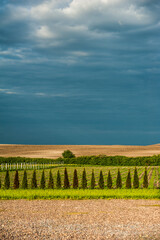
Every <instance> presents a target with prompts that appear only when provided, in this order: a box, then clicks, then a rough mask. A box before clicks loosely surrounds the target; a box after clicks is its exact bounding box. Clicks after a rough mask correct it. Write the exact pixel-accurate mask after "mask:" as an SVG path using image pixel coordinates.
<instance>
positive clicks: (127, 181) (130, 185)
mask: <svg viewBox="0 0 160 240" xmlns="http://www.w3.org/2000/svg"><path fill="white" fill-rule="evenodd" d="M131 187H132V184H131V173H130V169H129V170H128V175H127V179H126V188H131Z"/></svg>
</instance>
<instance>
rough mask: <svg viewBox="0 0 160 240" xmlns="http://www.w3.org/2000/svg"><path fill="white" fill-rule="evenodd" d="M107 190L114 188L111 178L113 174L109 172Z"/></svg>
mask: <svg viewBox="0 0 160 240" xmlns="http://www.w3.org/2000/svg"><path fill="white" fill-rule="evenodd" d="M107 188H110V189H111V188H112V176H111V172H110V170H109V172H108V176H107Z"/></svg>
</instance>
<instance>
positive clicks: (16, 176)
mask: <svg viewBox="0 0 160 240" xmlns="http://www.w3.org/2000/svg"><path fill="white" fill-rule="evenodd" d="M13 188H14V189H17V188H19V176H18V171H17V170H16V172H15V176H14V183H13Z"/></svg>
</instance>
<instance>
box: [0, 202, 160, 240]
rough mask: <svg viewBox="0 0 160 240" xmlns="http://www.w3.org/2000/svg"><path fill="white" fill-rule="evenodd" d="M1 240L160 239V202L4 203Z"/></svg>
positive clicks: (0, 210) (0, 218) (0, 212)
mask: <svg viewBox="0 0 160 240" xmlns="http://www.w3.org/2000/svg"><path fill="white" fill-rule="evenodd" d="M0 239H1V240H5V239H7V240H8V239H9V240H11V239H13V240H14V239H15V240H22V239H30V240H33V239H39V240H42V239H54V240H55V239H57V240H66V239H75V240H78V239H79V240H81V239H88V240H92V239H96V240H97V239H99V240H100V239H101V240H102V239H114V240H119V239H121V240H122V239H127V240H131V239H134V240H138V239H147V240H151V239H152V240H158V239H160V203H159V201H158V200H115V199H114V200H113V199H112V200H100V199H99V200H74V201H73V200H45V201H44V200H33V201H27V200H1V201H0Z"/></svg>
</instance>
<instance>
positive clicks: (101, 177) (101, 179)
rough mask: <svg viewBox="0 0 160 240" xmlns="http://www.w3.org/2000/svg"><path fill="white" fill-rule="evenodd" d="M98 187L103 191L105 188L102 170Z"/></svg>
mask: <svg viewBox="0 0 160 240" xmlns="http://www.w3.org/2000/svg"><path fill="white" fill-rule="evenodd" d="M98 185H99V188H101V189H103V188H104V178H103V173H102V170H101V171H100V174H99V181H98Z"/></svg>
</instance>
